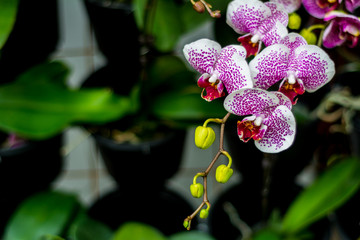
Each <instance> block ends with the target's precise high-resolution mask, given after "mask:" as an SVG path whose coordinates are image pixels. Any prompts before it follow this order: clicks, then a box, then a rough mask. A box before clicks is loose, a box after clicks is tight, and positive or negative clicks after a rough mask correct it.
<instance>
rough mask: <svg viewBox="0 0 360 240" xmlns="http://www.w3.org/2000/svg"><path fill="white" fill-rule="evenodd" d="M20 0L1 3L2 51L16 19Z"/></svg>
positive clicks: (4, 0) (0, 32) (7, 0)
mask: <svg viewBox="0 0 360 240" xmlns="http://www.w3.org/2000/svg"><path fill="white" fill-rule="evenodd" d="M17 6H18V0H1V1H0V16H1V17H0V50H1V48H2V46H3V45H4V44H5V42H6V40H7V38H8V36H9V34H10V32H11V30H12V28H13V25H14V23H15V19H16V12H17Z"/></svg>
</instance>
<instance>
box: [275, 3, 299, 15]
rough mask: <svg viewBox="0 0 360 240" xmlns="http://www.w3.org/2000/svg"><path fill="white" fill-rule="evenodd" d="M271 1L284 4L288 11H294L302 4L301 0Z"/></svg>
mask: <svg viewBox="0 0 360 240" xmlns="http://www.w3.org/2000/svg"><path fill="white" fill-rule="evenodd" d="M271 2H275V3H278V4H281V5H283V6H284V8H285V11H286V12H287V13H293V12H295V11H296V10H298V9H299V8H300V6H301V0H271Z"/></svg>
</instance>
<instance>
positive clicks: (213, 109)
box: [152, 91, 227, 121]
mask: <svg viewBox="0 0 360 240" xmlns="http://www.w3.org/2000/svg"><path fill="white" fill-rule="evenodd" d="M152 112H153V113H154V114H155V115H156V116H157V117H159V118H162V119H170V120H175V121H198V120H201V121H203V120H205V119H206V118H223V117H224V116H225V115H226V113H227V112H226V111H225V109H224V107H223V104H222V100H221V99H216V100H214V101H212V102H207V101H205V100H204V99H202V98H201V96H200V92H196V93H194V92H175V91H174V92H169V93H167V94H164V95H162V96H160V97H159V98H157V99H156V102H155V104H154V108H153V109H152Z"/></svg>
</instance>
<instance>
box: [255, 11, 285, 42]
mask: <svg viewBox="0 0 360 240" xmlns="http://www.w3.org/2000/svg"><path fill="white" fill-rule="evenodd" d="M259 32H260V33H261V37H260V39H261V41H262V42H264V44H265V46H271V45H273V44H276V43H279V42H280V41H281V39H282V38H283V37H285V36H286V35H287V34H288V30H287V28H286V26H284V25H283V24H282V23H280V22H279V21H274V19H273V18H270V19H267V20H265V21H264V22H263V23H262V24H261V27H260V28H259Z"/></svg>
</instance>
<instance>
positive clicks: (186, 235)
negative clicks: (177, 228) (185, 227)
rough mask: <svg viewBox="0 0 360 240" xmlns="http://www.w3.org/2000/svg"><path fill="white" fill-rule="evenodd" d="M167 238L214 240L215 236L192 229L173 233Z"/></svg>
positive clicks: (173, 239)
mask: <svg viewBox="0 0 360 240" xmlns="http://www.w3.org/2000/svg"><path fill="white" fill-rule="evenodd" d="M169 240H215V238H213V237H212V236H210V235H209V234H207V233H203V232H200V231H195V230H192V231H187V232H180V233H176V234H173V235H171V236H170V237H169Z"/></svg>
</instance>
